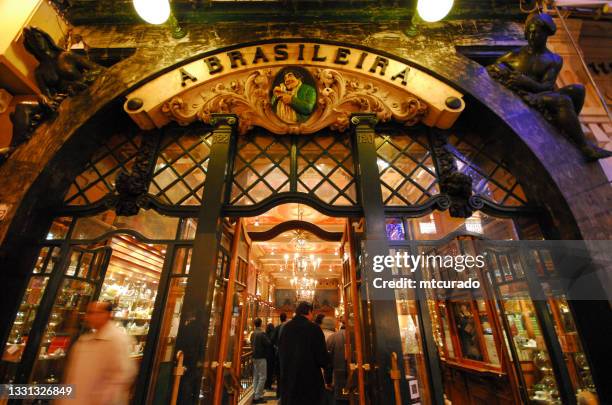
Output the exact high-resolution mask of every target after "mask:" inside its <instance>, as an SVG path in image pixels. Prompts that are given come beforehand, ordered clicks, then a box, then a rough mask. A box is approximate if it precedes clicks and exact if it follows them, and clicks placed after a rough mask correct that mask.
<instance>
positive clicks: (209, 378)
mask: <svg viewBox="0 0 612 405" xmlns="http://www.w3.org/2000/svg"><path fill="white" fill-rule="evenodd" d="M220 240H221V243H220V245H219V247H218V250H217V267H216V269H215V285H214V291H213V299H212V305H211V308H210V321H209V325H208V334H207V338H206V351H205V353H204V371H203V377H202V384H201V387H200V400H201V401H202V402H203V403H211V401H212V400H213V398H214V393H215V385H216V380H217V369H218V367H219V348H220V345H221V333H222V330H223V328H222V326H223V312H224V305H225V298H226V289H227V284H228V278H227V275H228V274H229V268H230V259H231V244H232V240H233V232H232V227H231V226H230V225H229V224H227V223H226V222H224V223H223V229H222V231H221V235H220Z"/></svg>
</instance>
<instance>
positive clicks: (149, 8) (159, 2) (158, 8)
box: [133, 0, 170, 25]
mask: <svg viewBox="0 0 612 405" xmlns="http://www.w3.org/2000/svg"><path fill="white" fill-rule="evenodd" d="M133 1H134V8H135V9H136V12H137V13H138V15H139V16H140V18H142V19H143V20H145V21H146V22H148V23H149V24H155V25H159V24H163V23H165V22H166V21H167V20H168V18H169V17H170V2H169V1H168V0H133Z"/></svg>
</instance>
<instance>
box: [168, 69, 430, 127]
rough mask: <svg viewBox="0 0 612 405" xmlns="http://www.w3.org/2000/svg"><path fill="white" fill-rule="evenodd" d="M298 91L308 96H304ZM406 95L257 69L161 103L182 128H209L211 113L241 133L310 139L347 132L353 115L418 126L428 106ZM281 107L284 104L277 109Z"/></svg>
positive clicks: (331, 73) (319, 73) (338, 77)
mask: <svg viewBox="0 0 612 405" xmlns="http://www.w3.org/2000/svg"><path fill="white" fill-rule="evenodd" d="M308 73H309V74H310V71H308ZM279 74H284V75H285V78H284V79H283V78H282V77H281V78H278V75H279ZM296 76H297V78H296ZM283 80H284V82H283ZM292 80H294V82H292ZM302 80H310V81H309V82H308V83H312V85H311V84H308V83H304V84H303V83H302ZM294 83H295V84H294ZM300 87H303V88H306V89H307V90H308V92H301V90H300ZM314 87H316V96H315V97H316V102H315V104H314V108H311V109H308V110H307V111H304V110H299V108H300V107H304V105H306V104H307V103H308V102H310V101H312V95H313V94H314V91H313V90H314ZM272 89H274V92H273V91H272ZM272 93H274V94H273V95H271V94H272ZM405 94H406V93H405V92H402V93H399V92H397V93H393V91H392V90H391V89H386V88H385V89H383V88H381V87H379V86H377V85H375V84H373V83H371V82H365V81H363V80H360V79H359V78H357V77H356V76H349V75H344V74H343V73H341V72H339V71H337V70H334V69H314V70H313V72H312V77H311V78H310V79H305V78H302V76H301V75H300V72H299V71H297V70H296V71H295V72H293V71H290V70H289V71H287V70H285V71H281V72H280V73H275V72H274V71H273V70H272V69H259V70H255V71H252V72H250V73H249V74H248V75H247V76H246V77H245V78H244V79H242V80H239V79H236V80H234V81H232V82H230V83H217V84H216V85H214V86H212V87H211V88H209V89H198V90H197V92H191V93H189V94H186V95H182V96H177V97H174V98H172V99H171V100H169V101H167V102H165V103H164V104H163V106H162V113H163V114H165V115H166V116H167V117H168V118H170V119H172V120H174V121H176V122H178V123H179V124H180V125H188V124H189V123H191V122H193V121H196V120H201V121H203V122H206V123H211V119H212V116H213V114H235V115H236V116H237V117H238V132H239V133H240V134H244V133H246V132H248V131H249V130H250V129H252V128H253V127H254V126H259V127H263V128H266V129H268V130H269V131H271V132H273V133H276V134H309V133H314V132H317V131H319V130H321V129H323V128H326V127H330V128H332V129H335V130H338V131H344V130H346V129H347V128H348V127H349V126H350V117H351V115H352V114H355V113H372V114H375V115H376V118H377V119H378V120H379V121H382V122H385V121H389V120H391V119H393V120H395V121H397V122H401V123H405V124H406V125H414V124H416V123H417V122H419V121H420V120H422V119H423V118H424V117H425V115H426V114H427V110H428V107H427V104H426V103H425V102H423V101H422V100H420V99H418V98H417V97H415V96H409V97H406V95H405ZM302 97H304V98H305V99H304V100H302V99H301V98H302ZM308 97H310V98H309V99H307V98H308ZM281 102H282V103H284V104H283V105H282V106H281V107H278V105H280V104H281ZM310 107H312V104H310ZM279 108H285V109H287V111H289V113H291V111H290V109H291V108H295V109H296V111H298V112H299V113H297V114H296V113H294V115H293V117H294V118H295V117H298V118H295V119H294V120H293V121H291V120H290V119H288V118H286V117H287V116H289V117H291V115H290V114H287V115H279Z"/></svg>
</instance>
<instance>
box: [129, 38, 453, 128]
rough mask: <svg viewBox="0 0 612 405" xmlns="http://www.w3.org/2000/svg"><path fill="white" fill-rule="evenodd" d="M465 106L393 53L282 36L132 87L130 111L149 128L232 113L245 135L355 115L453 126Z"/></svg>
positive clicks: (344, 120) (339, 124)
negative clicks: (284, 39)
mask: <svg viewBox="0 0 612 405" xmlns="http://www.w3.org/2000/svg"><path fill="white" fill-rule="evenodd" d="M464 106H465V105H464V102H463V100H462V94H461V93H460V92H458V91H457V90H455V89H453V88H452V87H450V86H448V85H447V84H445V83H443V82H442V81H440V80H438V79H436V78H434V77H433V76H431V75H429V74H427V73H425V72H423V71H422V70H420V69H418V68H415V67H413V66H409V65H407V64H405V63H403V62H401V61H400V60H397V59H394V58H392V57H389V56H383V55H380V54H377V53H375V52H373V51H370V50H363V49H357V48H353V47H350V46H342V45H330V44H325V43H316V42H281V41H279V42H270V43H263V44H259V45H249V46H245V47H242V48H234V49H229V50H224V51H219V52H218V53H215V54H209V55H205V56H203V57H202V58H200V59H198V60H195V61H192V62H189V63H186V64H183V65H181V66H178V67H176V68H175V69H173V70H171V71H169V72H166V73H164V74H162V75H160V76H158V77H156V78H155V79H153V80H151V81H149V82H147V83H146V84H144V85H142V86H141V87H139V88H138V89H136V90H134V91H132V92H131V93H130V94H129V95H128V97H127V101H126V103H125V106H124V108H125V111H126V112H127V113H128V114H129V115H130V116H131V117H132V118H133V119H134V121H135V122H136V123H137V124H138V125H139V126H140V127H141V128H143V129H152V128H155V127H162V126H164V125H166V124H167V123H168V122H170V121H177V122H178V123H179V124H182V125H187V124H189V123H190V122H193V121H195V120H202V121H204V122H208V121H209V120H210V118H211V116H212V114H214V113H224V114H228V113H231V114H236V115H237V116H238V118H239V123H240V125H239V130H240V132H241V133H244V132H246V131H248V130H249V129H250V128H252V127H253V126H261V127H263V128H266V129H268V130H270V131H271V132H273V133H276V134H307V133H313V132H316V131H318V130H320V129H322V128H325V127H328V126H329V127H331V128H333V129H336V130H340V131H342V130H344V129H346V128H347V127H348V126H349V121H350V115H351V114H353V113H374V114H376V115H377V117H378V118H379V120H381V121H389V120H394V121H397V122H401V123H405V124H406V125H413V124H416V123H418V122H422V123H424V124H425V125H429V126H436V127H439V128H449V127H450V126H451V125H452V124H453V123H454V122H455V120H456V119H457V117H458V116H459V114H460V113H461V111H463V109H464Z"/></svg>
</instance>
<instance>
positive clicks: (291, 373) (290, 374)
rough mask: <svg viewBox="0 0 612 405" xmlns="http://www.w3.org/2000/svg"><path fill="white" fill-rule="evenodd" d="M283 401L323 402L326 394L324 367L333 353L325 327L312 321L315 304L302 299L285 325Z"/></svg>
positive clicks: (297, 403) (293, 403)
mask: <svg viewBox="0 0 612 405" xmlns="http://www.w3.org/2000/svg"><path fill="white" fill-rule="evenodd" d="M279 356H280V363H281V364H280V367H281V369H280V372H281V376H280V381H281V404H282V405H319V404H321V403H322V401H323V397H324V384H323V375H322V373H321V369H322V368H325V367H327V365H328V363H329V356H328V353H327V348H326V346H325V338H324V336H323V331H322V330H321V328H320V327H318V326H317V325H316V324H315V323H313V322H312V304H310V303H308V302H300V303H299V304H298V306H297V308H296V310H295V317H294V318H293V319H292V320H291V321H289V322H287V323H286V324H285V325H284V326H283V329H282V333H281V336H280V343H279Z"/></svg>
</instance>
